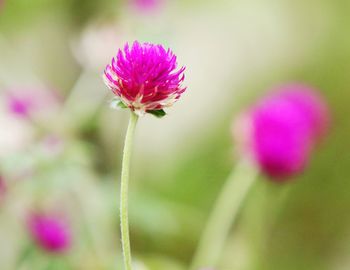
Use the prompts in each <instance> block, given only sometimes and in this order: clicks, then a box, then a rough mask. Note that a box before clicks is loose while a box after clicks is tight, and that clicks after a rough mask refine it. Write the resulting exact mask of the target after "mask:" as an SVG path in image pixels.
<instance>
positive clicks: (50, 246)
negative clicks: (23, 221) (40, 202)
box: [27, 213, 71, 254]
mask: <svg viewBox="0 0 350 270" xmlns="http://www.w3.org/2000/svg"><path fill="white" fill-rule="evenodd" d="M27 225H28V230H29V233H30V234H31V236H32V238H33V239H34V241H35V242H36V243H37V245H38V246H40V247H41V248H42V249H43V250H45V251H47V252H49V253H56V254H57V253H64V252H65V251H67V250H68V249H69V248H70V246H71V234H70V228H69V226H68V224H67V222H66V221H65V220H64V219H63V218H62V217H60V216H56V215H49V214H42V213H33V214H31V216H30V217H29V219H28V223H27Z"/></svg>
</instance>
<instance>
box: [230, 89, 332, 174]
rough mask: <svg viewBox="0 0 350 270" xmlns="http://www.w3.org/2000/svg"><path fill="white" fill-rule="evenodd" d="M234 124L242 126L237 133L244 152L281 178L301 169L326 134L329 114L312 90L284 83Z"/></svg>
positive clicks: (265, 170)
mask: <svg viewBox="0 0 350 270" xmlns="http://www.w3.org/2000/svg"><path fill="white" fill-rule="evenodd" d="M242 119H243V120H244V122H245V125H244V126H243V125H242ZM247 121H249V125H247ZM237 123H240V124H239V126H240V127H244V128H245V129H244V131H243V132H245V134H241V141H242V137H244V138H245V139H244V142H245V145H244V146H243V147H244V151H245V153H246V154H247V155H249V156H250V157H252V158H253V159H254V160H255V162H256V163H257V164H258V165H259V167H260V168H261V170H262V171H263V172H265V173H266V174H268V175H269V176H271V177H272V178H274V179H276V180H279V181H283V180H286V179H288V177H290V176H294V175H296V174H298V173H300V172H302V171H303V169H304V168H305V166H306V165H307V163H308V161H309V159H310V155H311V153H312V150H313V148H314V146H315V144H316V142H317V141H318V139H320V138H321V137H322V136H324V134H325V133H326V130H327V127H328V123H329V113H328V110H327V106H326V104H325V102H324V101H323V99H322V98H321V97H320V96H319V94H317V92H316V91H315V90H312V89H311V88H310V87H307V86H303V85H297V84H294V85H284V86H282V87H280V88H278V89H277V90H276V91H275V92H274V93H273V94H272V95H270V96H268V97H266V98H265V99H263V100H262V101H260V102H259V103H258V104H257V105H256V106H255V107H253V108H252V109H251V110H250V111H249V112H248V113H247V114H245V117H244V118H241V120H240V122H237ZM247 126H249V128H247ZM236 134H237V132H236Z"/></svg>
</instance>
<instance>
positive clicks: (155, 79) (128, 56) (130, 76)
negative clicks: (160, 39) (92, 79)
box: [104, 41, 186, 115]
mask: <svg viewBox="0 0 350 270" xmlns="http://www.w3.org/2000/svg"><path fill="white" fill-rule="evenodd" d="M184 71H185V68H184V67H182V68H180V69H177V62H176V56H175V55H174V54H173V52H172V51H171V50H170V49H168V50H165V49H164V47H163V46H161V45H153V44H150V43H142V44H141V43H139V42H137V41H135V42H134V43H133V45H132V46H131V47H129V45H128V44H126V45H125V47H124V50H123V51H122V50H119V52H118V54H117V56H116V57H115V58H113V59H112V63H111V64H110V65H107V67H106V69H105V72H104V80H105V83H106V85H107V86H108V87H109V88H110V89H111V90H112V91H113V93H114V94H115V95H116V96H117V97H118V99H120V102H121V103H122V104H123V105H125V106H126V107H129V108H130V109H131V110H132V111H134V112H135V113H136V114H138V115H143V114H145V113H147V112H151V113H152V111H159V110H162V109H163V108H164V107H170V106H172V105H173V104H174V103H175V102H176V101H177V100H178V99H179V98H180V96H181V94H182V93H183V92H184V91H185V90H186V88H185V87H182V86H181V84H182V82H183V81H184V78H185V76H184Z"/></svg>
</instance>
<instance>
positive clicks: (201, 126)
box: [0, 0, 350, 270]
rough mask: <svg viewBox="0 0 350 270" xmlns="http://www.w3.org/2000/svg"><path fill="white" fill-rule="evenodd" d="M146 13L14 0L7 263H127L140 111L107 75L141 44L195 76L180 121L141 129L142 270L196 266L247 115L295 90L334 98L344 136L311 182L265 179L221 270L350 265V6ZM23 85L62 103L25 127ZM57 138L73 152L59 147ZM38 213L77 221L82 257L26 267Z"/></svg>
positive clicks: (1, 15) (114, 6) (35, 255)
mask: <svg viewBox="0 0 350 270" xmlns="http://www.w3.org/2000/svg"><path fill="white" fill-rule="evenodd" d="M135 5H136V4H135V3H132V1H126V0H124V1H121V0H119V1H113V0H99V1H93V0H85V1H84V0H56V1H55V0H50V1H49V0H30V1H28V0H5V1H2V3H1V1H0V91H1V92H0V95H1V96H0V99H1V100H0V102H1V107H0V110H1V114H0V175H1V177H2V178H3V179H4V181H5V184H6V192H4V194H3V195H1V202H0V239H1V243H0V266H1V267H0V268H1V269H4V270H13V269H35V270H40V269H48V268H45V267H47V265H51V266H50V267H53V269H61V270H65V269H67V270H68V269H74V270H76V269H85V270H86V269H94V270H97V269H122V268H121V267H122V258H121V250H120V244H119V238H120V236H119V221H118V190H119V174H120V163H121V149H122V144H123V136H124V133H125V129H126V124H127V119H128V113H127V112H126V111H115V110H111V109H110V108H109V104H108V103H109V100H110V99H111V98H112V94H111V93H109V90H108V89H107V88H106V87H105V86H104V84H103V81H102V79H101V74H102V73H103V69H104V66H105V65H106V64H107V63H108V62H109V61H110V59H111V58H112V57H113V56H114V55H115V53H116V51H117V49H118V48H120V47H121V46H123V44H124V43H125V42H132V41H134V40H140V41H148V42H154V43H161V44H164V45H165V46H169V47H171V48H172V49H173V50H174V52H175V53H176V54H177V56H178V61H179V64H180V65H185V66H186V67H187V71H186V81H185V84H186V85H187V86H188V90H187V92H186V93H185V94H184V95H183V97H182V98H181V100H180V101H179V102H178V103H177V104H176V105H175V106H174V107H173V108H171V109H169V115H168V116H167V117H165V118H163V119H161V120H159V119H156V118H154V117H152V116H145V117H144V118H142V119H140V124H139V125H138V128H137V135H136V137H137V141H136V145H135V149H134V156H133V162H132V181H131V187H130V189H131V190H130V192H131V193H130V223H131V241H132V249H133V253H134V256H135V258H136V259H137V261H138V262H139V266H138V269H139V270H144V269H151V270H158V269H162V270H164V269H166V270H182V269H187V267H188V264H189V262H190V260H191V256H192V255H193V252H194V250H195V247H196V244H197V242H198V239H199V237H200V233H201V231H202V229H203V226H204V224H205V221H206V218H207V216H208V215H209V213H210V209H211V207H212V205H213V202H214V200H215V198H216V197H217V195H218V192H219V191H220V187H221V186H222V185H223V183H224V180H225V178H226V176H227V175H228V174H229V172H230V170H231V168H232V167H233V166H234V164H235V162H236V157H235V155H234V147H235V145H234V144H233V142H232V139H231V137H230V126H231V122H232V119H233V118H234V116H235V114H237V113H238V112H239V111H240V110H242V109H243V108H245V107H246V106H249V105H250V104H252V103H253V102H254V101H255V100H256V99H257V98H258V97H260V96H262V95H263V94H264V93H266V91H268V90H269V89H270V88H272V87H274V86H275V85H278V84H280V83H283V82H291V81H292V82H294V81H299V82H305V83H307V84H310V85H313V86H315V87H316V88H319V89H320V91H322V93H323V95H324V96H325V97H326V99H327V101H328V103H329V106H330V108H331V112H332V128H331V132H330V134H329V136H328V138H327V139H326V140H325V141H324V142H323V143H322V145H320V147H319V149H318V150H317V151H316V153H315V155H314V156H313V158H312V161H311V163H310V165H309V167H308V168H307V170H306V171H305V173H304V174H303V175H301V176H300V177H299V178H298V179H295V180H296V181H291V182H290V183H286V184H283V185H281V184H274V183H272V182H271V181H268V179H265V178H264V177H261V179H260V180H259V182H258V183H257V184H256V186H255V187H254V189H253V190H252V192H251V193H250V195H249V198H248V199H247V202H246V204H245V206H244V208H243V209H242V211H241V214H240V217H239V221H238V222H237V224H235V226H234V227H233V228H232V234H231V235H230V237H229V238H228V239H227V245H226V247H225V249H224V252H223V253H222V256H221V260H220V267H219V268H218V269H221V270H236V269H237V270H241V269H242V270H243V269H247V270H248V269H249V270H250V269H254V270H266V269H271V270H273V269H283V270H289V269H290V270H295V269H300V270H302V269H305V270H306V269H307V270H313V269H315V270H316V269H317V270H323V269H332V270H345V269H350V257H349V255H348V254H349V252H350V215H349V209H350V181H349V180H350V179H349V177H350V154H349V153H350V141H349V139H348V137H349V134H350V121H349V118H348V115H349V114H350V106H349V101H350V91H349V85H350V35H349V29H350V16H349V14H350V13H349V12H350V2H349V1H348V0H335V1H334V0H321V1H320V0H317V1H316V0H309V1H302V0H293V1H292V0H284V1H273V0H265V1H262V0H218V1H209V0H205V1H198V0H179V1H176V0H168V1H166V0H164V1H160V2H159V3H158V4H156V6H154V7H151V8H149V9H147V10H145V9H143V8H140V7H137V6H135ZM13 88H16V89H23V90H24V91H25V89H27V88H31V89H32V88H45V89H47V91H55V93H56V95H57V96H59V102H58V104H56V105H55V106H48V109H46V110H44V111H41V112H40V113H39V114H38V115H36V116H35V117H33V119H31V120H30V121H29V120H25V119H19V118H16V117H14V116H13V115H11V114H10V113H9V111H8V108H7V105H6V95H5V94H6V93H7V91H8V89H13ZM52 136H54V138H58V141H59V145H58V147H56V148H54V149H52V148H50V147H49V149H48V147H47V144H46V142H47V138H52ZM56 146H57V145H56ZM37 207H38V208H44V209H47V208H48V209H57V208H58V209H59V210H60V211H63V212H65V213H66V215H68V216H69V219H70V221H71V225H72V231H73V246H72V248H71V250H70V251H69V252H68V253H67V254H65V255H62V256H48V255H47V254H45V252H43V251H41V250H39V249H38V250H36V251H34V252H32V253H31V254H30V255H29V256H26V257H24V259H23V253H24V251H25V250H26V247H27V246H28V245H29V244H30V242H31V240H30V237H29V236H28V235H27V232H26V229H25V225H24V224H25V222H24V220H25V216H26V213H27V212H28V211H29V210H30V209H32V208H37ZM19 261H20V264H18V262H19ZM51 262H54V263H53V264H51ZM16 265H17V266H16ZM55 267H56V268H55Z"/></svg>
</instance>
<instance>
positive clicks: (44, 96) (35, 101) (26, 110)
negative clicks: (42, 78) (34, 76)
mask: <svg viewBox="0 0 350 270" xmlns="http://www.w3.org/2000/svg"><path fill="white" fill-rule="evenodd" d="M5 99H6V102H7V106H8V109H9V111H10V112H11V113H12V114H13V115H16V116H18V117H21V118H27V117H32V116H34V115H35V116H38V115H40V114H41V115H47V114H48V113H49V112H50V111H52V110H54V109H57V106H58V104H59V97H58V96H57V95H56V93H55V92H53V91H52V90H50V89H43V88H40V87H37V88H28V87H18V88H11V89H7V94H6V97H5Z"/></svg>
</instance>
